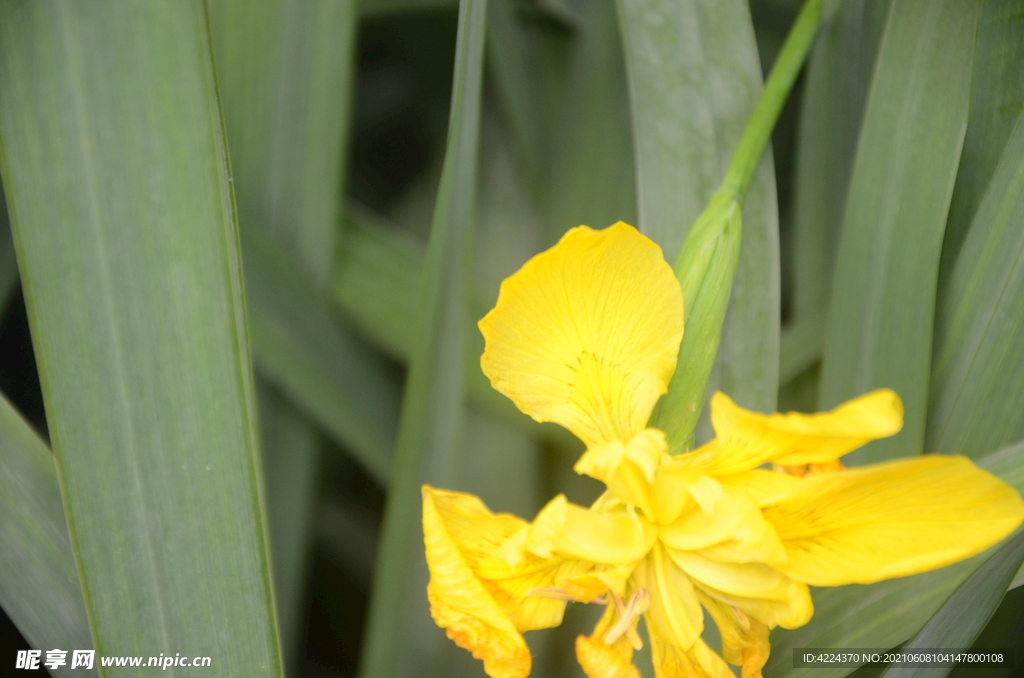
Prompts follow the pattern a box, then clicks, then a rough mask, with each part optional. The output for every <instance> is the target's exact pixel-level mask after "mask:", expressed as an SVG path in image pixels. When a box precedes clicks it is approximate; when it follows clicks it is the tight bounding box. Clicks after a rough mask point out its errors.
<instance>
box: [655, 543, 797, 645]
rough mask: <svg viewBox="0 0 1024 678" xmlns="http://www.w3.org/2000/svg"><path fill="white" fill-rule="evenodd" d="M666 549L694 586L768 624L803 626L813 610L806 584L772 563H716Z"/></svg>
mask: <svg viewBox="0 0 1024 678" xmlns="http://www.w3.org/2000/svg"><path fill="white" fill-rule="evenodd" d="M668 552H669V555H670V556H671V557H672V560H673V561H674V562H675V563H676V565H678V566H679V567H680V568H681V569H682V570H683V571H684V572H685V573H686V575H687V576H689V577H690V578H691V579H692V580H693V581H694V582H695V583H696V585H697V587H698V589H702V590H703V591H705V592H706V593H707V594H708V595H710V596H711V597H712V598H716V599H718V600H721V601H724V602H726V603H728V604H730V605H735V606H736V607H738V608H739V609H741V610H743V611H744V612H746V613H748V614H749V615H751V616H753V617H754V618H756V619H759V620H760V621H762V622H764V623H765V624H767V625H768V626H769V627H774V626H782V627H783V628H787V629H792V628H796V627H798V626H803V625H804V624H806V623H807V621H808V620H809V619H810V618H811V615H812V614H814V607H813V605H812V603H811V594H810V591H808V589H807V585H806V584H804V583H801V582H798V581H794V580H793V579H792V578H790V577H788V576H786V575H785V574H783V573H781V572H779V571H778V570H776V569H775V568H773V567H770V566H768V565H764V564H762V563H720V562H716V561H714V560H711V559H710V558H707V557H705V556H703V555H701V554H700V553H694V552H691V551H677V550H675V549H669V550H668Z"/></svg>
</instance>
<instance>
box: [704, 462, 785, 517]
mask: <svg viewBox="0 0 1024 678" xmlns="http://www.w3.org/2000/svg"><path fill="white" fill-rule="evenodd" d="M718 482H720V483H721V484H722V487H723V488H725V490H726V491H729V490H731V489H737V490H741V491H742V492H743V493H744V494H745V495H746V496H747V498H748V499H750V501H751V502H753V504H754V506H757V507H758V508H761V507H764V506H772V505H773V504H778V503H779V502H781V501H782V500H783V499H785V498H786V497H788V496H789V495H791V494H793V493H794V492H796V491H797V489H799V487H800V479H799V478H796V477H794V476H791V475H789V474H786V473H779V472H777V471H765V470H762V469H754V470H752V471H744V472H742V473H734V474H731V475H727V476H719V478H718Z"/></svg>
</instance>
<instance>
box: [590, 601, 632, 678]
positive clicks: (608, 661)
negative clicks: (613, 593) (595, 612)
mask: <svg viewBox="0 0 1024 678" xmlns="http://www.w3.org/2000/svg"><path fill="white" fill-rule="evenodd" d="M618 620H619V618H618V615H617V614H616V613H615V606H614V605H611V604H609V605H608V607H607V608H606V609H605V611H604V615H602V616H601V620H600V621H599V622H597V626H596V627H595V628H594V632H593V633H592V634H590V635H589V636H577V638H576V659H577V660H578V661H579V663H580V666H581V667H583V672H584V673H586V674H587V677H588V678H640V672H639V671H637V669H636V667H635V666H633V661H632V660H633V646H632V645H631V644H630V642H629V639H628V638H627V637H626V636H625V635H623V636H621V637H619V638H618V639H616V640H615V642H613V643H611V644H609V643H606V642H604V635H605V633H606V632H607V631H608V629H610V628H611V627H612V626H613V625H615V623H616V622H617V621H618ZM633 629H634V631H635V629H636V622H634V623H633Z"/></svg>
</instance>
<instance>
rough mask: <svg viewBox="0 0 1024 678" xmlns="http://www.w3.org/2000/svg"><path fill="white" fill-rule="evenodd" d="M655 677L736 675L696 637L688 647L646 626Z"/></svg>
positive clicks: (706, 677) (703, 677) (678, 677)
mask: <svg viewBox="0 0 1024 678" xmlns="http://www.w3.org/2000/svg"><path fill="white" fill-rule="evenodd" d="M647 630H648V636H649V638H650V641H651V659H652V660H653V663H654V676H655V678H734V677H733V673H732V670H731V669H730V668H729V666H728V664H726V663H725V661H723V660H722V658H721V657H719V656H718V653H717V652H715V651H714V650H712V649H711V648H710V647H708V645H707V643H705V642H704V640H703V639H702V638H697V639H696V640H695V641H694V642H693V644H692V645H690V646H689V647H688V648H684V647H680V646H679V645H674V644H672V643H670V642H668V641H666V640H665V639H664V638H663V637H661V636H660V635H659V634H658V633H657V632H656V631H653V630H652V629H651V626H650V625H649V624H648V626H647Z"/></svg>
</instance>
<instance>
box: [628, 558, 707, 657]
mask: <svg viewBox="0 0 1024 678" xmlns="http://www.w3.org/2000/svg"><path fill="white" fill-rule="evenodd" d="M632 581H633V586H635V587H636V588H637V589H645V590H646V591H647V592H648V593H650V594H651V607H650V609H648V610H647V613H646V614H645V615H644V618H645V619H646V620H647V631H648V634H649V635H650V636H651V637H652V639H653V637H654V634H657V635H658V636H659V637H660V638H661V639H662V640H664V641H665V642H666V643H669V644H671V645H674V646H676V647H681V648H689V647H690V646H691V645H692V644H693V642H694V640H697V639H699V637H700V634H701V631H703V630H704V621H703V620H704V613H703V612H701V609H700V602H699V601H698V600H697V594H696V593H695V592H694V590H693V583H692V582H691V581H690V578H689V577H687V576H686V573H685V572H683V571H682V570H681V569H680V568H679V566H678V565H676V564H675V563H674V562H673V561H672V559H671V558H670V557H669V556H668V554H667V553H666V551H665V547H664V546H662V545H661V544H657V545H656V546H655V547H654V548H653V549H652V550H651V552H650V554H648V556H647V558H645V559H644V561H643V562H642V563H640V564H639V565H637V568H636V570H635V571H634V572H633V580H632Z"/></svg>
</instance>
